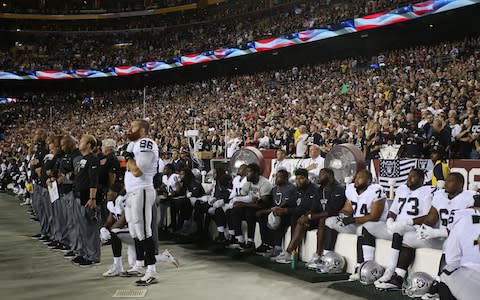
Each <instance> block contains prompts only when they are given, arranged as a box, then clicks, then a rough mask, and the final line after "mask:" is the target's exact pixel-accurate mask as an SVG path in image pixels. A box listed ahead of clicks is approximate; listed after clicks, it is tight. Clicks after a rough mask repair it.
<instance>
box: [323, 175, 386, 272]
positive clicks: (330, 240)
mask: <svg viewBox="0 0 480 300" xmlns="http://www.w3.org/2000/svg"><path fill="white" fill-rule="evenodd" d="M345 196H346V198H347V201H346V202H345V205H344V206H343V208H342V210H341V211H340V213H343V214H344V216H343V217H342V216H332V217H329V218H327V219H326V220H325V239H324V243H325V249H324V251H323V254H324V255H325V254H327V253H328V252H329V251H333V250H334V248H335V243H336V241H337V235H338V233H339V232H341V233H356V234H357V266H356V268H355V273H354V274H352V275H351V276H350V280H359V274H358V272H357V271H358V266H359V265H360V264H361V263H363V262H364V257H363V251H362V245H363V237H362V228H363V225H364V224H365V223H367V222H378V221H381V220H386V217H387V212H388V207H387V206H386V205H385V200H386V197H385V193H384V191H383V188H382V186H380V185H379V184H374V183H372V173H370V171H368V170H366V169H363V170H360V171H358V172H357V174H356V175H355V180H354V182H353V183H350V184H349V185H347V187H346V189H345Z"/></svg>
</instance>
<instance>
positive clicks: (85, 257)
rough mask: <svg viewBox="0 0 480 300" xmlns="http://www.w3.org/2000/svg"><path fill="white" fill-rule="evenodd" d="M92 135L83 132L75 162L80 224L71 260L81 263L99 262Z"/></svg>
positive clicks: (96, 177)
mask: <svg viewBox="0 0 480 300" xmlns="http://www.w3.org/2000/svg"><path fill="white" fill-rule="evenodd" d="M96 144H97V142H96V139H95V137H94V136H92V135H89V134H86V135H84V136H82V138H81V139H80V144H79V147H78V149H79V150H80V152H81V153H82V158H81V159H80V160H79V161H77V162H76V164H75V169H76V177H75V185H74V190H75V198H76V200H77V202H78V203H79V204H80V210H76V213H77V216H76V221H77V222H78V223H79V229H80V231H79V234H80V237H79V241H80V246H79V256H78V257H77V258H75V259H74V260H73V262H74V263H77V264H79V265H80V266H90V265H92V264H96V263H99V262H100V234H99V230H100V209H99V208H98V207H97V199H96V196H97V187H98V166H99V162H98V158H97V156H96V155H95V154H94V153H93V149H94V148H95V147H96Z"/></svg>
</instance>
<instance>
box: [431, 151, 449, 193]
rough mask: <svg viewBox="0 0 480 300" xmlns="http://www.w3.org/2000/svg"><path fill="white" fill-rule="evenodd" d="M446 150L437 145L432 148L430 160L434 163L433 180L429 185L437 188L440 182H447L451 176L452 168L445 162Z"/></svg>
mask: <svg viewBox="0 0 480 300" xmlns="http://www.w3.org/2000/svg"><path fill="white" fill-rule="evenodd" d="M445 156H446V155H445V148H444V147H443V146H441V145H435V146H433V148H432V151H431V155H430V158H431V159H432V162H433V165H434V167H433V171H432V179H431V181H430V182H428V184H432V186H433V187H437V182H438V181H445V179H446V178H447V177H448V175H449V174H450V168H449V167H448V164H447V163H446V161H445V158H446V157H445Z"/></svg>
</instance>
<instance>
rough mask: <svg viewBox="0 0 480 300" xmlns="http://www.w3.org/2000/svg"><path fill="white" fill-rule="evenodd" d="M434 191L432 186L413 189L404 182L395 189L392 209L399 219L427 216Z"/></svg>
mask: <svg viewBox="0 0 480 300" xmlns="http://www.w3.org/2000/svg"><path fill="white" fill-rule="evenodd" d="M433 191H434V188H432V186H421V187H419V188H417V189H416V190H413V191H412V190H410V189H409V188H408V186H407V185H406V184H402V185H401V186H399V187H398V188H397V190H396V191H395V199H393V203H392V206H391V207H390V211H391V212H392V213H394V214H395V215H397V220H405V219H415V218H418V217H422V216H426V215H427V214H428V212H429V211H430V207H431V206H432V196H433V194H432V192H433Z"/></svg>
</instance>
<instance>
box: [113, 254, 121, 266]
mask: <svg viewBox="0 0 480 300" xmlns="http://www.w3.org/2000/svg"><path fill="white" fill-rule="evenodd" d="M113 263H114V264H115V265H116V266H117V267H123V266H122V257H121V256H120V257H114V258H113Z"/></svg>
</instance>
